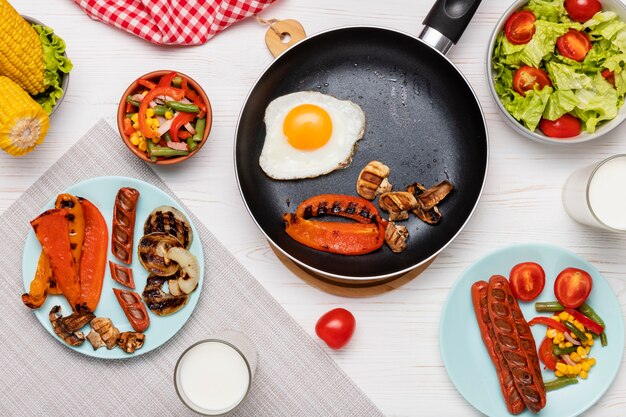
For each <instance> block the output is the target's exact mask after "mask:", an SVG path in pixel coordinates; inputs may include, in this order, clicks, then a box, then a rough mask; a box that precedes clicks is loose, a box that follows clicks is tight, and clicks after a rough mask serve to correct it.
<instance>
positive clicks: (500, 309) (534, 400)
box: [487, 275, 546, 413]
mask: <svg viewBox="0 0 626 417" xmlns="http://www.w3.org/2000/svg"><path fill="white" fill-rule="evenodd" d="M487 309H488V311H489V318H490V320H491V323H492V325H493V330H494V334H495V336H496V341H497V342H498V344H499V347H500V349H501V351H502V356H504V358H505V359H506V363H507V364H508V365H509V369H510V370H511V372H512V374H513V381H514V382H515V386H516V388H517V390H518V391H519V393H520V396H521V397H522V401H524V404H526V407H528V409H529V410H531V411H532V412H534V413H537V412H539V411H540V410H541V409H542V408H543V407H545V405H546V391H545V387H544V385H543V380H542V379H541V378H540V377H539V378H538V377H537V373H536V372H535V365H534V361H535V360H537V361H538V359H537V352H536V351H534V350H533V351H532V352H529V351H528V350H526V349H525V348H524V343H526V342H522V338H521V337H520V334H519V332H518V327H523V326H520V325H519V323H518V322H516V320H515V317H518V315H519V316H522V313H521V311H520V310H519V305H518V304H517V300H516V299H515V297H513V294H512V293H511V287H510V286H509V282H508V281H507V279H506V278H504V277H503V276H500V275H494V276H493V277H491V279H490V280H489V287H488V288H487ZM514 311H515V313H513V312H514ZM522 319H523V316H522ZM526 326H527V325H526ZM528 333H530V330H528ZM524 338H526V336H524ZM533 356H534V359H531V358H532V357H533Z"/></svg>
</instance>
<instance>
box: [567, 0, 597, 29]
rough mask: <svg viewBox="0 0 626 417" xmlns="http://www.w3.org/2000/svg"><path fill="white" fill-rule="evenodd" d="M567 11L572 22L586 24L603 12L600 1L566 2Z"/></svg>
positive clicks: (571, 0) (570, 0)
mask: <svg viewBox="0 0 626 417" xmlns="http://www.w3.org/2000/svg"><path fill="white" fill-rule="evenodd" d="M564 5H565V10H566V11H567V14H568V15H569V17H570V18H571V19H572V20H575V21H577V22H580V23H585V22H586V21H587V20H589V19H591V18H592V17H593V15H595V14H596V13H598V12H599V11H600V10H602V5H601V4H600V2H599V1H598V0H565V4H564Z"/></svg>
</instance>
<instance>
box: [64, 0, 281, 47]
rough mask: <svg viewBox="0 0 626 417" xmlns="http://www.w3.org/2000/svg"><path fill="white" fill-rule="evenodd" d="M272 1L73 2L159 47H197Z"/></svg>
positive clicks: (80, 0) (95, 16) (99, 0)
mask: <svg viewBox="0 0 626 417" xmlns="http://www.w3.org/2000/svg"><path fill="white" fill-rule="evenodd" d="M274 1H275V0H74V2H75V3H76V4H78V5H79V6H80V7H82V8H83V9H84V10H85V11H86V12H87V14H88V15H89V16H90V17H91V18H92V19H96V20H100V21H102V22H104V23H108V24H110V25H113V26H115V27H117V28H119V29H122V30H125V31H126V32H130V33H132V34H133V35H136V36H139V37H140V38H143V39H145V40H147V41H150V42H153V43H156V44H160V45H200V44H203V43H205V42H206V41H208V40H209V39H210V38H212V37H213V36H215V35H216V34H217V33H219V32H221V31H222V30H224V29H226V28H227V27H228V26H230V25H232V24H233V23H235V22H238V21H239V20H241V19H244V18H246V17H248V16H252V15H254V14H257V13H258V12H260V11H261V10H263V9H265V8H266V7H267V6H269V5H270V4H271V3H273V2H274Z"/></svg>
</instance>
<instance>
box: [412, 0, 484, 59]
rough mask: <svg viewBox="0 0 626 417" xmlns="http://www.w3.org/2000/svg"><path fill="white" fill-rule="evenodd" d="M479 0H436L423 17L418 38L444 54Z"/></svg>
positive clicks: (458, 37)
mask: <svg viewBox="0 0 626 417" xmlns="http://www.w3.org/2000/svg"><path fill="white" fill-rule="evenodd" d="M480 1H481V0H436V1H435V5H434V6H433V7H432V9H430V12H428V15H427V16H426V18H425V19H424V26H425V27H424V30H423V31H422V33H421V34H420V39H422V40H423V41H424V42H426V43H428V44H429V45H430V46H432V47H433V48H435V49H438V50H439V51H440V52H441V53H443V54H445V53H446V52H448V50H449V49H450V48H451V47H452V45H453V44H456V43H457V42H458V41H459V39H461V35H462V34H463V32H464V31H465V28H466V27H467V25H468V24H469V22H470V20H472V17H473V16H474V13H475V12H476V9H478V5H479V4H480Z"/></svg>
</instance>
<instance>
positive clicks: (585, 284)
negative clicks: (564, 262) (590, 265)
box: [554, 268, 593, 308]
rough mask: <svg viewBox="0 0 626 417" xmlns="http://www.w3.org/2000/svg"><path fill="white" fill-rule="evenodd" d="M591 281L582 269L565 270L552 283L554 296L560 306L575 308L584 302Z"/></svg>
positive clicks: (589, 276)
mask: <svg viewBox="0 0 626 417" xmlns="http://www.w3.org/2000/svg"><path fill="white" fill-rule="evenodd" d="M592 286H593V281H592V280H591V275H589V274H588V273H587V272H585V271H583V270H582V269H577V268H566V269H564V270H563V271H561V273H560V274H559V275H558V276H557V277H556V280H555V281H554V295H555V296H556V299H557V300H559V303H561V305H562V306H564V307H568V308H577V307H578V306H580V305H582V303H584V302H585V300H586V299H587V297H588V296H589V293H590V292H591V287H592Z"/></svg>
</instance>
